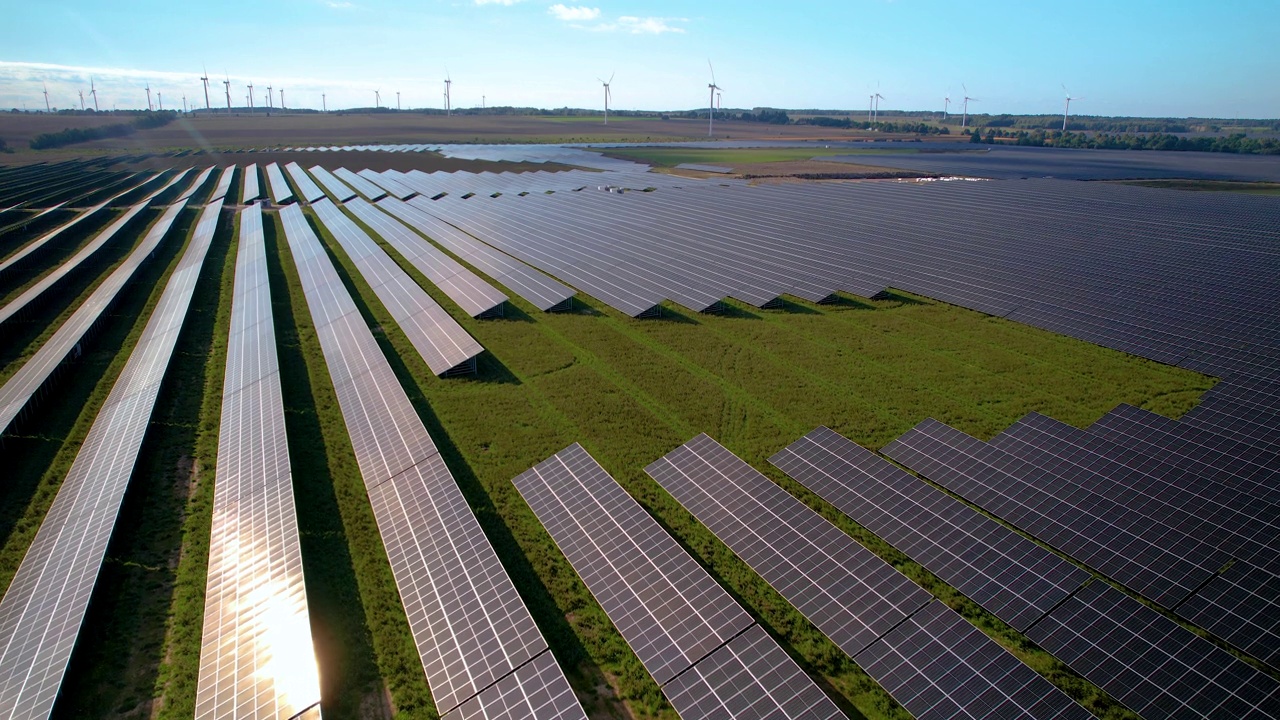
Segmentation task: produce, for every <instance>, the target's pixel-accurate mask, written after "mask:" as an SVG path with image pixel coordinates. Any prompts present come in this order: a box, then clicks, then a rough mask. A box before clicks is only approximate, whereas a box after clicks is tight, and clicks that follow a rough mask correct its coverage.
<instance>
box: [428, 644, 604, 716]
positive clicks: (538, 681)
mask: <svg viewBox="0 0 1280 720" xmlns="http://www.w3.org/2000/svg"><path fill="white" fill-rule="evenodd" d="M444 717H445V718H446V719H447V720H524V719H526V718H536V719H537V720H577V719H579V718H585V717H586V715H585V714H584V713H583V711H582V706H581V705H579V704H578V698H577V697H575V696H574V694H573V691H572V690H571V689H570V688H569V685H568V684H567V683H565V682H564V681H563V675H562V674H561V672H560V666H559V665H557V664H556V660H555V657H554V656H552V655H551V652H550V651H548V652H544V653H542V654H541V655H538V656H537V657H535V658H534V659H533V660H531V661H530V662H528V663H526V664H524V665H521V666H520V667H518V668H516V670H515V672H513V673H511V674H510V675H507V676H506V677H503V678H502V679H501V680H499V681H498V682H496V683H494V684H492V685H490V686H489V687H487V688H485V689H484V690H482V691H481V692H480V694H479V695H476V696H475V697H473V698H471V699H470V700H468V701H466V702H465V703H463V704H462V705H460V706H458V707H457V709H455V710H452V711H450V712H448V713H446V714H445V715H444Z"/></svg>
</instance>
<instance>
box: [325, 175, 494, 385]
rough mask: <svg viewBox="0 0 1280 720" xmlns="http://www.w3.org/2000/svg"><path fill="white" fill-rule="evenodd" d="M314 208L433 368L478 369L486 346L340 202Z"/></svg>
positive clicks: (442, 370) (448, 371) (444, 370)
mask: <svg viewBox="0 0 1280 720" xmlns="http://www.w3.org/2000/svg"><path fill="white" fill-rule="evenodd" d="M312 208H313V209H314V210H315V211H316V215H317V216H319V218H320V221H321V222H322V223H324V226H325V227H326V228H327V229H328V230H329V232H330V233H332V234H333V237H334V239H336V240H337V241H338V244H339V245H341V246H342V249H343V251H344V252H346V254H347V256H348V257H349V258H351V261H352V262H353V263H355V265H356V267H357V268H358V269H359V271H360V274H361V275H362V276H364V279H365V282H366V283H368V285H369V287H370V288H371V289H372V290H373V293H374V294H375V295H377V296H378V300H380V301H381V302H382V304H383V306H384V307H386V309H387V312H389V313H390V314H391V317H392V318H393V319H394V320H395V321H396V324H397V325H399V326H400V329H401V330H402V331H404V334H405V337H407V338H408V339H409V343H410V344H411V345H413V348H414V349H415V350H417V351H418V354H419V355H420V356H422V360H423V362H425V363H426V364H427V367H429V368H431V372H433V373H435V374H436V375H456V374H461V373H473V372H475V370H476V357H477V356H479V355H480V354H481V353H483V352H484V348H483V347H482V346H481V345H480V343H478V342H476V340H475V338H473V337H471V335H469V334H467V331H466V330H464V329H463V328H462V326H461V325H459V324H458V322H457V321H456V320H454V319H453V318H452V317H451V316H450V315H449V313H448V311H446V310H445V309H444V308H442V307H440V305H439V304H438V303H437V302H436V301H435V300H432V299H431V296H430V295H427V293H426V292H425V291H423V289H422V288H420V287H418V285H417V284H416V283H415V282H414V281H413V278H411V277H409V274H408V273H406V272H405V271H404V270H403V269H401V267H400V266H399V265H397V264H396V262H395V260H392V259H391V256H389V255H387V253H386V252H385V251H384V250H383V249H382V248H381V247H379V246H378V244H377V243H376V242H374V241H373V239H372V238H370V237H369V236H368V235H367V234H365V232H364V231H363V230H361V229H360V227H359V226H358V225H356V224H355V222H353V221H352V220H351V219H350V218H348V217H347V216H346V214H344V213H343V212H342V210H340V209H339V208H338V207H337V206H336V205H334V204H333V203H331V202H329V201H327V200H325V201H321V202H318V203H314V204H313V205H312Z"/></svg>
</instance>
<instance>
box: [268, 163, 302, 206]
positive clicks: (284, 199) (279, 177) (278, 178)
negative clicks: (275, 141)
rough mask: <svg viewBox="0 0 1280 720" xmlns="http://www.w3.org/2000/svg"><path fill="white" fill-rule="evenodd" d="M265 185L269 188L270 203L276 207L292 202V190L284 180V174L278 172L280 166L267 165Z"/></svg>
mask: <svg viewBox="0 0 1280 720" xmlns="http://www.w3.org/2000/svg"><path fill="white" fill-rule="evenodd" d="M265 169H266V171H267V185H268V186H269V187H270V188H271V201H272V202H274V203H275V204H276V205H285V204H287V203H291V202H293V201H294V199H295V198H294V197H293V188H291V187H289V183H288V181H286V180H285V179H284V173H282V172H280V166H279V165H277V164H276V163H268V164H267V166H266V168H265Z"/></svg>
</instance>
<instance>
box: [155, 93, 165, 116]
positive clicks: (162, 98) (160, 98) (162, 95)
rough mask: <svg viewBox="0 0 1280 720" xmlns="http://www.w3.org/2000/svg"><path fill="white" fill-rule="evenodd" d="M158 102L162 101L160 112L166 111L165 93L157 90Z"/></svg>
mask: <svg viewBox="0 0 1280 720" xmlns="http://www.w3.org/2000/svg"><path fill="white" fill-rule="evenodd" d="M156 102H158V103H160V112H164V93H162V92H160V91H159V90H157V91H156Z"/></svg>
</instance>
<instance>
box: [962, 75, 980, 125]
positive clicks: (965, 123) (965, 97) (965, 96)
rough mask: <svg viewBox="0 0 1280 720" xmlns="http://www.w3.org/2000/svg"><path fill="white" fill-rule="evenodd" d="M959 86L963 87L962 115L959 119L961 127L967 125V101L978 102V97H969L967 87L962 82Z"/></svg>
mask: <svg viewBox="0 0 1280 720" xmlns="http://www.w3.org/2000/svg"><path fill="white" fill-rule="evenodd" d="M960 87H962V88H964V117H962V118H961V120H960V127H962V128H963V127H967V126H968V125H969V101H970V100H972V101H974V102H978V98H976V97H969V87H968V86H967V85H965V84H964V83H960Z"/></svg>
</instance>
